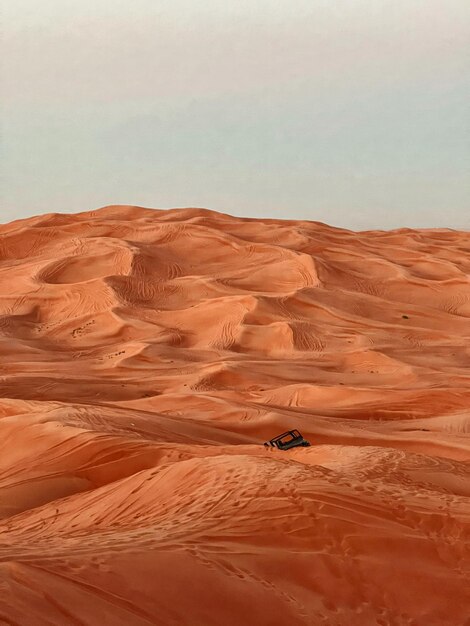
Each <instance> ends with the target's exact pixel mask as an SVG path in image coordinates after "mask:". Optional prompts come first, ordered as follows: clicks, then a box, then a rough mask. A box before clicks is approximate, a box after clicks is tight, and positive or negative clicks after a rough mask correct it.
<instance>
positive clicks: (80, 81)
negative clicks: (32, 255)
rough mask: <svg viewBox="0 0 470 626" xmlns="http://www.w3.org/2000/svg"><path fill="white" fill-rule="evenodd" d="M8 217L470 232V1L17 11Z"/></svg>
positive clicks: (10, 80)
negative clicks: (185, 218) (88, 215)
mask: <svg viewBox="0 0 470 626" xmlns="http://www.w3.org/2000/svg"><path fill="white" fill-rule="evenodd" d="M2 22H3V24H2V31H3V32H2V39H1V42H0V47H1V51H2V56H3V61H2V70H1V71H2V75H1V92H2V93H1V96H2V111H1V122H2V136H3V137H2V139H3V141H2V167H1V169H2V172H1V174H2V176H1V181H0V184H1V196H2V209H1V216H0V222H6V221H9V220H11V219H15V218H18V217H26V216H29V215H34V214H38V213H44V212H49V211H54V212H75V211H84V210H88V209H92V208H97V207H99V206H102V205H105V204H115V203H119V204H138V205H142V206H150V207H160V208H165V207H175V206H199V207H208V208H212V209H216V210H220V211H224V212H228V213H233V214H237V215H247V216H254V217H259V216H272V217H285V218H299V219H312V220H321V221H325V222H328V223H330V224H333V225H338V226H345V227H350V228H356V229H361V228H374V227H375V228H392V227H399V226H427V227H434V226H449V227H454V228H470V174H469V171H470V114H469V105H468V102H469V97H470V89H469V75H470V2H469V1H468V0H336V1H335V0H277V1H276V0H3V20H2Z"/></svg>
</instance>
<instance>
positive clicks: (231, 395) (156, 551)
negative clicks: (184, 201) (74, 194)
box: [0, 206, 470, 626]
mask: <svg viewBox="0 0 470 626" xmlns="http://www.w3.org/2000/svg"><path fill="white" fill-rule="evenodd" d="M469 365H470V233H468V232H458V231H452V230H447V229H442V230H419V231H418V230H409V229H402V230H396V231H389V232H383V231H368V232H361V233H355V232H351V231H347V230H342V229H338V228H332V227H329V226H326V225H325V224H321V223H316V222H300V221H279V220H250V219H242V218H235V217H231V216H228V215H224V214H220V213H215V212H212V211H208V210H202V209H174V210H169V211H154V210H150V209H143V208H139V207H130V206H111V207H105V208H103V209H100V210H98V211H91V212H86V213H81V214H77V215H58V214H50V215H43V216H39V217H36V218H32V219H27V220H21V221H17V222H12V223H11V224H6V225H3V226H0V442H1V443H0V447H1V455H0V624H8V625H10V626H13V625H15V626H17V625H18V626H23V625H28V626H36V625H38V626H43V625H44V626H45V625H49V626H50V625H51V624H53V625H61V626H62V625H64V624H67V625H68V624H71V625H80V626H83V625H87V626H91V625H95V624H109V625H113V626H114V625H118V626H120V625H122V626H129V625H134V624H135V625H137V626H140V625H148V624H156V625H161V626H167V625H168V626H173V625H174V626H177V625H188V626H189V625H190V626H221V625H222V624H223V625H224V626H232V625H233V626H239V625H240V624H258V625H260V626H277V625H279V626H281V625H283V626H284V625H289V626H310V625H312V624H313V625H316V624H324V625H333V626H345V625H348V626H349V625H351V626H355V625H357V626H363V625H369V624H371V625H378V626H387V625H389V624H390V625H396V626H405V625H406V626H421V625H423V626H432V625H436V626H442V625H447V624H448V625H450V626H458V625H460V624H462V625H465V624H467V625H468V624H469V623H470V622H469V620H468V617H469V615H470V500H469V497H470V369H469ZM290 428H298V429H299V430H300V431H301V432H302V434H303V435H304V436H305V437H306V438H307V439H309V440H310V442H311V443H312V446H311V447H310V448H297V449H294V450H290V451H287V452H282V451H278V450H271V451H269V450H265V449H264V447H263V446H262V445H260V444H262V442H263V441H264V440H266V439H269V438H271V437H273V436H275V435H277V434H278V433H280V432H282V431H284V430H287V429H290Z"/></svg>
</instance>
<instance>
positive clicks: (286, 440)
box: [279, 433, 298, 444]
mask: <svg viewBox="0 0 470 626" xmlns="http://www.w3.org/2000/svg"><path fill="white" fill-rule="evenodd" d="M297 437H298V435H294V434H293V433H287V435H284V437H283V438H282V439H279V443H281V444H286V443H290V442H291V441H294V439H297Z"/></svg>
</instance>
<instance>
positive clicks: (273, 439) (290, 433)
mask: <svg viewBox="0 0 470 626" xmlns="http://www.w3.org/2000/svg"><path fill="white" fill-rule="evenodd" d="M296 433H298V435H297V434H296ZM286 435H294V436H295V437H301V436H302V435H301V434H300V432H299V431H298V430H297V429H296V428H293V429H292V430H286V432H285V433H282V435H277V437H273V438H272V439H271V440H270V441H277V440H278V439H282V438H283V437H285V436H286Z"/></svg>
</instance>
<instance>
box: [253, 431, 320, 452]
mask: <svg viewBox="0 0 470 626" xmlns="http://www.w3.org/2000/svg"><path fill="white" fill-rule="evenodd" d="M309 445H310V442H309V441H307V440H306V439H304V438H303V437H302V435H301V434H300V432H299V431H298V430H287V431H286V432H285V433H282V435H278V436H277V437H274V439H271V440H270V441H266V442H265V444H264V446H265V447H266V448H278V449H279V450H290V449H291V448H296V447H297V446H302V447H304V448H305V447H307V446H309Z"/></svg>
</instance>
